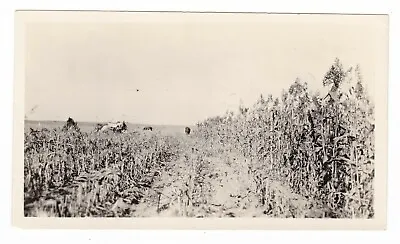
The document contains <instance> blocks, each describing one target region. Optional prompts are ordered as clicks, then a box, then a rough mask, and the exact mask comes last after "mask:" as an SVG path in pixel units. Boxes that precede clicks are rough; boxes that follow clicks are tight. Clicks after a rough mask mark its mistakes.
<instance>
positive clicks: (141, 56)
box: [25, 14, 383, 125]
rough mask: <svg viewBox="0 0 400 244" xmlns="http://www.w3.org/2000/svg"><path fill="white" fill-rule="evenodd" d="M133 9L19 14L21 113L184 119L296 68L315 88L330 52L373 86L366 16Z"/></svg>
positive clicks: (221, 107)
mask: <svg viewBox="0 0 400 244" xmlns="http://www.w3.org/2000/svg"><path fill="white" fill-rule="evenodd" d="M154 15H157V14H154ZM171 16H173V17H171ZM100 17H101V16H100ZM137 19H138V18H136V21H130V22H124V23H123V22H116V21H114V22H108V23H107V22H106V21H102V22H97V23H96V22H92V23H89V22H86V23H85V22H81V23H78V22H75V23H72V22H71V23H68V22H64V23H60V22H48V23H45V22H44V23H30V24H28V25H27V27H26V38H25V41H26V44H25V47H26V74H25V77H26V88H25V91H26V93H25V94H26V95H25V96H26V101H25V111H26V113H27V116H28V119H32V120H66V119H67V118H68V117H72V118H74V119H75V120H76V121H111V120H125V121H129V122H133V123H149V124H175V125H185V124H194V123H195V122H197V121H199V120H202V119H204V118H206V117H207V116H213V115H218V114H223V113H224V112H225V111H226V110H227V109H230V110H234V111H237V107H238V105H239V102H240V100H242V101H243V102H244V104H245V105H248V106H250V105H252V104H253V103H254V102H255V101H256V99H257V98H258V97H259V96H260V94H264V95H268V94H270V93H271V94H273V95H279V94H280V92H281V91H282V89H287V88H288V87H289V86H290V84H292V83H293V82H294V80H295V79H296V77H300V78H301V79H302V81H306V82H308V83H309V85H310V87H311V88H312V89H318V88H320V87H321V86H322V82H321V80H322V78H323V76H324V74H325V72H326V71H327V70H328V69H329V67H330V65H331V64H332V63H333V61H334V59H335V57H338V58H340V59H341V60H342V62H343V64H344V65H345V66H349V65H354V66H355V65H356V64H359V65H360V66H361V71H362V74H363V77H364V80H365V82H366V83H368V85H369V91H370V94H371V95H372V96H373V87H371V85H373V84H374V81H375V80H374V79H375V72H374V66H375V63H374V62H375V60H376V59H375V56H376V55H377V52H378V51H379V50H380V49H381V47H379V46H377V43H378V42H377V38H379V37H380V38H381V37H382V36H379V35H380V33H383V32H382V30H381V29H378V26H380V27H382V25H377V24H375V22H376V21H375V22H374V18H373V17H360V16H359V17H356V16H352V17H351V16H350V17H345V16H335V17H323V18H321V16H318V17H310V16H303V15H293V16H291V17H290V18H289V17H287V16H285V15H282V16H279V15H278V16H276V15H274V16H272V15H270V16H269V15H260V14H258V15H243V14H241V15H240V14H239V15H229V14H225V15H224V14H222V15H218V16H217V17H215V15H201V14H185V15H177V14H161V15H160V14H158V15H157V18H154V16H153V18H151V15H150V17H149V18H142V19H140V21H137ZM35 106H37V107H36V109H35V110H34V112H33V113H30V112H29V111H30V110H31V109H32V108H33V107H35Z"/></svg>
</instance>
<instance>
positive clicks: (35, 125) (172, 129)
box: [24, 120, 194, 135]
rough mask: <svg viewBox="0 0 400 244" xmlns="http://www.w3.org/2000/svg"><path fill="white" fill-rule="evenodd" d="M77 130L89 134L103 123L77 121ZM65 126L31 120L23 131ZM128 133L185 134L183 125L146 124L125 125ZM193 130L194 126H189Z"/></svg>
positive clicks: (26, 121)
mask: <svg viewBox="0 0 400 244" xmlns="http://www.w3.org/2000/svg"><path fill="white" fill-rule="evenodd" d="M77 123H78V126H79V128H80V129H81V131H82V132H91V131H93V130H94V128H95V126H96V124H97V123H104V122H79V121H77ZM64 124H65V121H33V120H25V126H24V129H25V131H28V130H29V128H32V129H41V128H47V129H53V128H60V127H62V126H63V125H64ZM127 126H128V131H137V130H143V128H144V127H146V126H151V127H153V130H155V131H160V132H162V133H163V134H172V135H173V134H183V133H185V127H186V126H185V125H147V124H133V123H127ZM189 127H190V128H192V129H193V127H194V126H189Z"/></svg>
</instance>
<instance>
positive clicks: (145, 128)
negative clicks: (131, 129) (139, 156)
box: [143, 126, 153, 131]
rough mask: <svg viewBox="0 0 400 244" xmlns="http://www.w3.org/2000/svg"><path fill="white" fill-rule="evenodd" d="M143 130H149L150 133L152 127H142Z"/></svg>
mask: <svg viewBox="0 0 400 244" xmlns="http://www.w3.org/2000/svg"><path fill="white" fill-rule="evenodd" d="M143 130H150V131H153V127H151V126H147V127H144V128H143Z"/></svg>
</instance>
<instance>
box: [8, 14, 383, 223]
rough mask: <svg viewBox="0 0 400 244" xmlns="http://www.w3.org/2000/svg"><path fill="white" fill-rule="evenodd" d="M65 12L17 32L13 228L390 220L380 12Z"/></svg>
mask: <svg viewBox="0 0 400 244" xmlns="http://www.w3.org/2000/svg"><path fill="white" fill-rule="evenodd" d="M28 12H29V11H28ZM20 14H21V15H23V14H24V12H23V11H22V12H21V13H20ZM46 14H51V16H52V17H48V18H45V17H46ZM73 14H74V12H69V13H68V12H65V13H63V12H53V13H52V12H50V13H46V12H44V13H42V16H43V18H38V20H36V21H33V20H32V21H25V22H24V23H23V28H22V30H21V31H20V33H22V34H21V36H22V37H21V40H20V41H21V42H22V43H23V48H22V49H21V50H22V51H20V56H22V57H23V65H22V68H21V70H22V71H21V72H22V73H21V75H20V78H21V80H22V81H21V82H20V83H19V84H21V86H22V87H23V88H22V93H21V94H22V95H20V97H21V100H18V101H19V102H20V103H21V104H20V108H21V115H22V112H23V115H22V116H23V121H21V122H20V124H21V125H23V128H22V127H21V128H20V130H21V132H20V134H21V149H22V140H23V149H22V150H23V153H22V150H21V151H18V153H21V155H22V154H23V157H22V156H21V159H23V164H22V161H21V162H16V161H15V162H14V163H15V164H21V167H18V170H20V172H18V174H20V175H21V178H20V181H21V183H20V184H21V188H18V189H17V188H15V191H18V192H15V193H14V194H17V195H21V196H22V193H23V198H21V199H23V204H22V203H20V205H18V206H21V207H22V206H23V210H22V209H21V210H20V211H21V213H23V217H24V218H47V217H52V218H54V217H56V218H111V219H117V218H118V219H120V218H138V219H139V218H141V219H142V218H155V217H157V218H161V217H167V218H176V219H177V218H191V219H207V218H214V219H215V218H229V219H232V218H239V219H240V218H246V219H249V218H251V219H260V218H265V219H353V220H357V219H358V220H359V219H362V220H368V219H372V220H373V219H376V218H377V213H378V212H379V211H380V213H379V214H380V215H381V216H380V218H386V216H384V215H385V208H382V209H383V210H379V208H381V206H379V207H377V206H378V205H377V203H378V202H379V204H381V205H384V204H385V203H386V198H385V197H386V185H385V180H386V179H385V177H386V171H385V169H386V164H387V162H386V155H384V154H385V153H386V151H385V150H386V148H385V147H386V142H385V141H383V143H382V142H380V143H378V141H377V138H378V137H379V138H380V140H386V136H387V135H386V123H387V121H386V119H387V118H386V117H382V116H380V115H383V116H386V109H387V108H386V99H387V98H386V92H387V91H386V89H387V80H386V79H387V74H386V72H387V70H386V69H387V36H388V19H387V16H384V15H381V16H380V15H330V14H261V13H257V14H254V13H179V12H125V13H118V12H114V13H113V12H111V13H102V12H89V13H85V12H84V11H83V12H80V13H79V14H78V15H79V16H81V17H82V16H89V17H87V18H86V17H84V18H76V19H73V18H65V16H69V15H73ZM75 14H77V13H75ZM28 15H29V14H28ZM103 15H107V16H110V15H111V16H115V18H114V19H112V18H102V16H103ZM39 16H40V14H39ZM57 16H64V17H60V18H58V17H57ZM118 16H120V17H118ZM28 19H29V18H28ZM21 62H22V61H21ZM16 102H17V101H16ZM22 110H23V111H22ZM16 116H17V115H16ZM22 116H21V117H22ZM18 123H19V122H18ZM22 134H23V136H22ZM22 137H23V139H22ZM380 145H381V146H380ZM380 147H381V148H380ZM379 148H380V149H379ZM378 149H379V150H380V151H379V152H378ZM379 153H380V154H379ZM22 165H23V166H22ZM22 170H23V171H22ZM22 176H23V177H22ZM378 177H379V182H378ZM22 191H23V192H22ZM248 221H249V220H248ZM250 221H251V220H250Z"/></svg>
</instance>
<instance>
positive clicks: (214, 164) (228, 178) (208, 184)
mask: <svg viewBox="0 0 400 244" xmlns="http://www.w3.org/2000/svg"><path fill="white" fill-rule="evenodd" d="M184 140H185V143H184V144H183V145H185V147H184V148H182V150H183V151H182V155H181V157H180V158H179V160H177V161H176V162H173V163H170V164H169V165H168V166H167V168H166V170H165V171H164V172H163V173H162V175H161V177H160V178H159V179H157V181H156V182H155V184H154V186H153V187H152V189H150V190H149V191H148V192H147V194H146V196H145V197H144V198H143V199H142V201H141V202H140V203H139V204H138V205H137V206H135V209H134V213H133V216H136V217H154V216H159V217H162V216H164V217H177V216H180V217H197V218H202V217H273V215H274V213H275V214H276V211H272V210H274V209H272V208H277V206H278V207H279V205H277V204H276V203H274V204H266V203H264V204H261V203H260V194H259V193H260V192H259V190H260V189H258V187H259V185H258V186H257V184H256V182H255V181H254V176H253V175H252V174H251V172H250V171H249V164H250V162H249V161H248V160H247V159H245V158H243V157H240V156H238V154H237V153H218V150H216V149H211V150H209V151H210V152H211V153H209V154H206V153H204V152H202V151H201V149H200V148H203V149H204V148H205V147H204V145H203V146H201V145H200V143H201V142H199V141H196V140H192V139H184ZM269 190H270V191H273V194H274V195H278V198H275V199H274V201H283V200H282V199H286V198H289V201H292V202H289V205H290V204H292V205H293V204H295V205H298V206H294V207H297V208H304V207H305V204H306V203H305V202H304V199H303V198H302V197H300V196H298V195H295V194H293V193H291V192H290V190H288V189H287V188H286V187H283V186H282V185H280V184H279V183H277V182H272V183H270V184H269ZM279 196H280V198H279ZM285 201H287V200H285ZM293 201H294V202H293ZM280 204H281V205H282V206H283V205H284V204H288V203H287V202H281V203H280ZM299 204H300V205H302V206H300V205H299ZM281 208H282V207H281ZM278 210H279V209H278ZM280 211H281V212H282V211H283V210H280ZM280 214H282V213H280ZM287 215H288V216H289V217H290V213H287Z"/></svg>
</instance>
